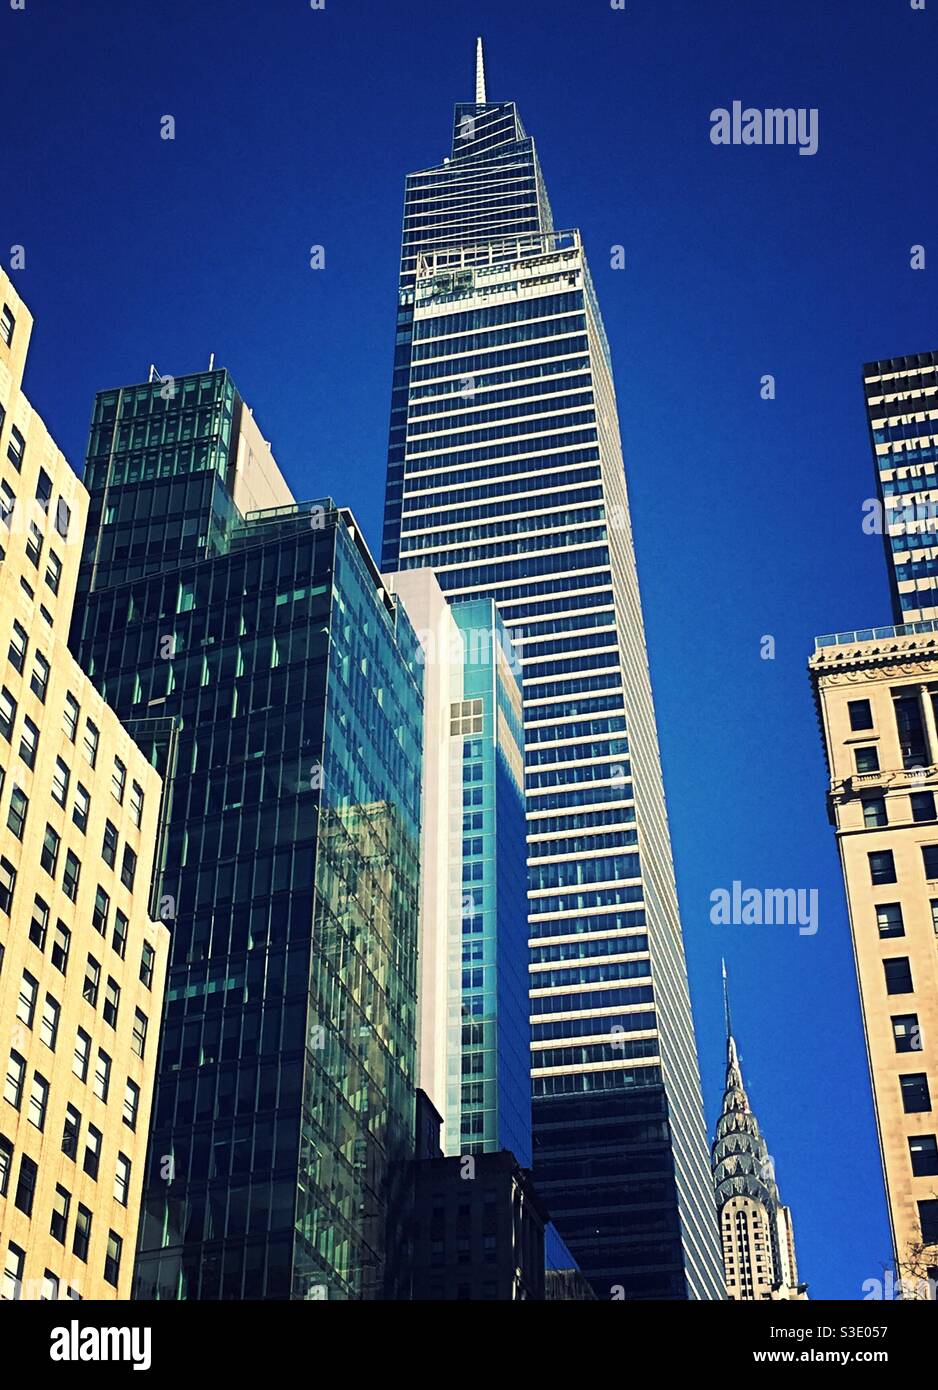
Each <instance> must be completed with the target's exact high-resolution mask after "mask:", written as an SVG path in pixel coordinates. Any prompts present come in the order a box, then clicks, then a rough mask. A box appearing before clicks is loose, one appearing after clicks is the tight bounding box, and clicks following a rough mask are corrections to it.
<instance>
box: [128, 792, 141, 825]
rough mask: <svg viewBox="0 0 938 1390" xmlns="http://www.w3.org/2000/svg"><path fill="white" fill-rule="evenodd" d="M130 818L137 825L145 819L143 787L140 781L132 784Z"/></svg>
mask: <svg viewBox="0 0 938 1390" xmlns="http://www.w3.org/2000/svg"><path fill="white" fill-rule="evenodd" d="M130 818H131V820H132V821H133V823H134V825H136V826H139V825H140V822H141V821H142V820H143V788H142V787H141V785H140V783H139V782H131V784H130Z"/></svg>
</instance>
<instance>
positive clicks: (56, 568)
mask: <svg viewBox="0 0 938 1390" xmlns="http://www.w3.org/2000/svg"><path fill="white" fill-rule="evenodd" d="M45 578H46V583H47V584H48V586H49V588H50V589H51V590H52V592H53V593H54V594H57V593H58V592H59V585H60V583H61V582H62V561H61V560H60V559H59V557H58V555H56V553H55V551H54V550H50V551H49V558H48V559H47V561H46V576H45Z"/></svg>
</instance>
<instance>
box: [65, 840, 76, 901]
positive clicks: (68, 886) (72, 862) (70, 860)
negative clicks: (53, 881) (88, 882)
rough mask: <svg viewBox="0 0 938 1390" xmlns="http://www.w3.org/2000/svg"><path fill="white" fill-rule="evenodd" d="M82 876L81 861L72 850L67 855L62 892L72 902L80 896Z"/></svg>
mask: <svg viewBox="0 0 938 1390" xmlns="http://www.w3.org/2000/svg"><path fill="white" fill-rule="evenodd" d="M80 878H81V861H80V860H79V858H78V856H77V855H76V854H73V853H72V851H71V850H69V851H68V853H67V854H66V856H65V872H64V873H63V875H62V892H63V893H64V894H65V896H66V897H67V898H69V899H70V900H71V901H72V902H74V901H75V899H76V898H77V897H78V880H79V879H80Z"/></svg>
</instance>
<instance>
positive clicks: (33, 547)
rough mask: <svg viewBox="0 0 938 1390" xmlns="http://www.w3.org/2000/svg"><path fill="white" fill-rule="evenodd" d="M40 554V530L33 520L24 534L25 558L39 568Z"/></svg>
mask: <svg viewBox="0 0 938 1390" xmlns="http://www.w3.org/2000/svg"><path fill="white" fill-rule="evenodd" d="M41 554H42V532H41V531H40V529H39V527H38V526H37V524H36V522H35V521H30V523H29V531H28V533H27V536H26V558H27V559H28V560H29V562H30V564H32V565H35V567H36V569H38V568H39V557H40V555H41Z"/></svg>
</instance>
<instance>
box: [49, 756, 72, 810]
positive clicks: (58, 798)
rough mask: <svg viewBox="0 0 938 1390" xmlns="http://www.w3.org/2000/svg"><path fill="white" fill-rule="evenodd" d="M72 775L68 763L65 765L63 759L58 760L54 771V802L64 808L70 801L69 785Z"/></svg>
mask: <svg viewBox="0 0 938 1390" xmlns="http://www.w3.org/2000/svg"><path fill="white" fill-rule="evenodd" d="M70 777H71V773H70V772H69V768H68V763H63V761H62V759H61V758H56V760H55V767H54V769H53V771H52V800H53V801H55V802H57V803H58V804H59V806H64V805H65V803H66V801H67V800H68V783H69V778H70Z"/></svg>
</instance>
